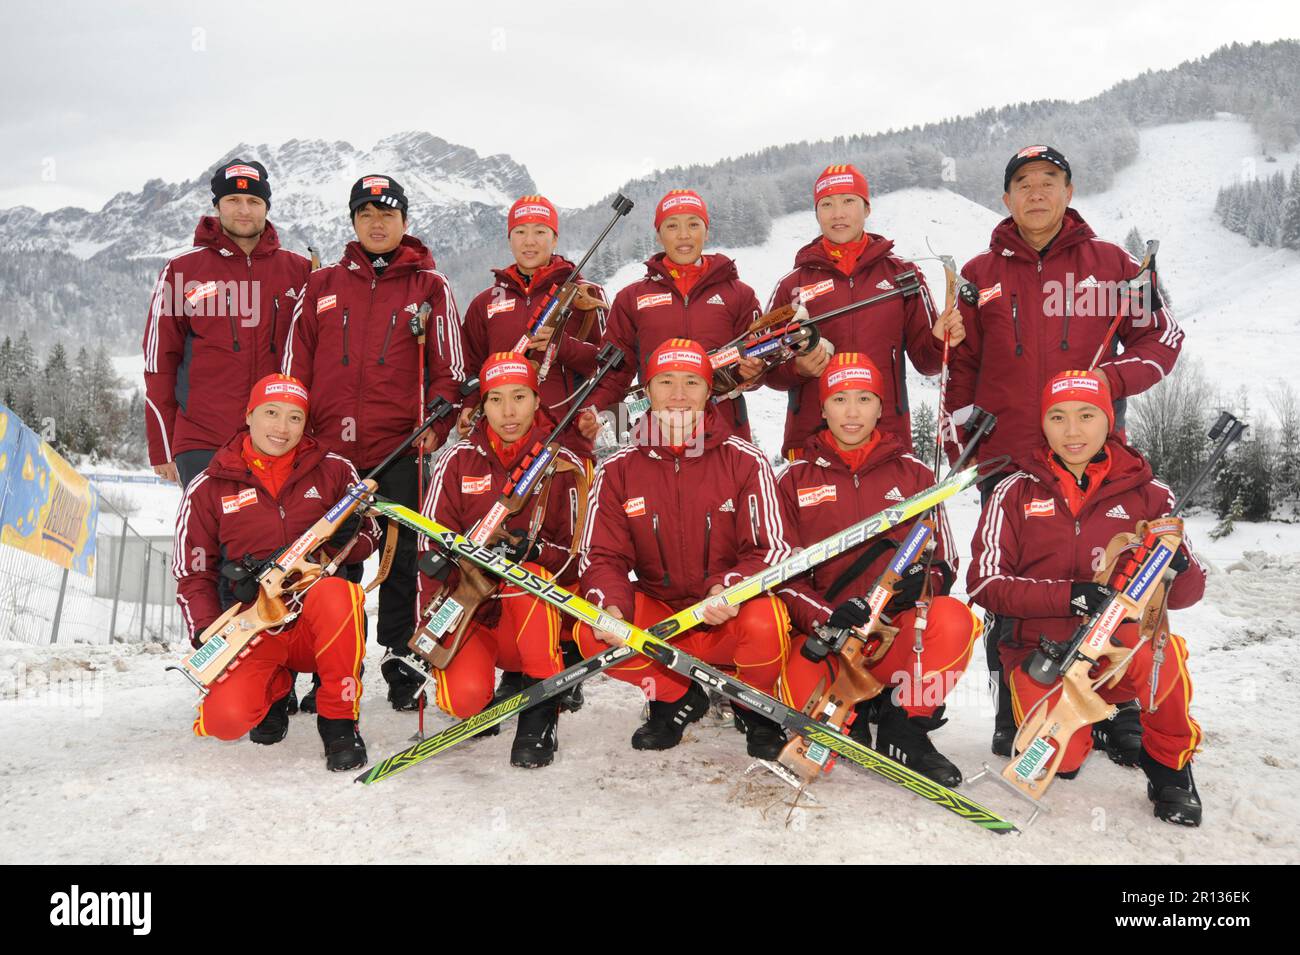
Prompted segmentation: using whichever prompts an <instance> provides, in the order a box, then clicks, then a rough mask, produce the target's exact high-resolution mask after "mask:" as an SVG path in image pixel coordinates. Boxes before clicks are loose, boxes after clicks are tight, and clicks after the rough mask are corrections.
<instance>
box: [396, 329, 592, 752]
mask: <svg viewBox="0 0 1300 955" xmlns="http://www.w3.org/2000/svg"><path fill="white" fill-rule="evenodd" d="M479 390H480V393H481V394H482V395H483V418H482V419H481V420H480V421H479V422H478V424H477V425H476V426H475V428H474V430H473V431H472V432H470V434H469V436H468V437H467V438H466V439H465V440H464V441H461V442H460V443H459V444H456V445H454V446H453V447H452V448H450V449H449V450H448V451H447V452H446V453H445V454H443V455H442V457H440V458H439V459H438V466H437V468H436V469H435V470H434V472H433V479H432V480H431V481H430V484H429V491H428V493H427V494H426V495H425V499H424V507H423V512H424V514H425V515H427V516H428V517H431V518H433V519H434V520H436V521H437V522H438V523H440V524H442V525H444V526H446V527H450V528H451V529H452V530H457V531H460V532H461V533H468V532H469V531H470V530H471V529H472V528H473V527H474V526H475V525H476V524H478V522H479V521H480V520H482V519H483V517H484V516H486V515H487V513H488V511H489V510H491V508H492V505H493V504H495V503H496V502H497V501H498V500H500V499H501V495H502V493H503V492H504V489H505V485H506V481H507V480H508V479H509V477H510V473H511V471H513V470H514V467H515V464H516V462H517V461H518V460H519V457H520V455H522V454H523V453H524V452H526V451H527V450H528V449H529V448H531V447H533V445H534V444H535V443H537V442H539V441H542V440H544V439H545V438H546V435H547V434H548V432H549V431H550V429H551V427H552V426H553V425H552V423H551V422H550V420H549V419H548V418H547V417H546V415H545V414H544V413H543V412H542V411H541V410H540V394H539V393H540V391H541V389H540V388H539V386H538V384H537V368H536V366H535V365H533V363H532V362H530V361H528V359H527V358H525V357H524V356H523V355H521V354H518V353H514V352H500V353H497V354H494V355H491V356H489V357H488V360H487V362H485V363H484V365H483V369H482V371H481V372H480V373H479ZM587 467H588V465H587V464H586V463H585V462H584V461H583V460H582V459H580V458H579V457H577V455H575V454H574V453H573V452H572V451H570V450H568V449H567V448H561V449H560V464H559V467H558V468H557V469H556V471H555V472H554V473H553V474H552V475H551V477H550V478H549V479H548V481H547V482H546V483H545V484H543V485H542V486H541V488H540V489H539V490H538V491H537V492H536V493H534V494H531V495H529V502H528V504H526V505H525V506H524V508H523V509H522V510H521V511H520V512H519V513H517V514H515V515H513V516H512V517H510V518H509V519H507V521H506V522H505V523H504V524H503V525H502V527H501V528H498V530H497V532H496V533H497V536H496V537H495V538H493V539H492V540H494V541H504V543H505V544H506V545H507V546H508V547H509V549H510V553H511V557H512V559H514V560H515V561H516V562H521V563H523V564H524V566H526V567H527V568H528V569H529V570H531V571H533V572H534V573H536V574H540V575H541V576H543V577H547V578H550V577H553V576H554V577H558V579H559V580H560V581H561V582H562V583H568V582H571V581H572V580H573V579H575V578H576V577H577V561H576V559H575V556H574V550H575V549H574V548H573V547H572V546H571V545H572V544H573V538H574V532H575V530H576V529H577V527H578V525H579V523H580V522H581V520H582V513H581V511H582V508H583V506H584V505H585V504H586V487H587ZM539 510H540V512H541V513H540V514H539V513H538V512H539ZM507 537H508V538H509V540H506V538H507ZM421 544H422V545H424V546H426V547H427V545H428V538H425V537H422V538H421ZM421 566H422V571H423V570H427V569H431V568H432V566H433V565H432V564H430V563H428V562H423V563H422V565H421ZM454 572H455V571H453V573H454ZM450 583H451V582H450V581H449V582H448V585H450ZM434 588H435V584H434V582H433V580H432V579H431V578H430V577H428V576H427V574H426V573H423V572H422V573H421V576H420V590H421V593H422V594H430V595H431V594H432V591H433V590H434ZM473 621H474V622H473V623H472V624H470V629H469V631H468V633H467V636H466V637H465V642H464V644H463V645H462V646H461V648H460V650H459V652H458V653H457V654H456V656H455V657H454V658H453V659H452V661H451V662H450V663H449V664H448V665H447V666H446V667H445V668H444V669H435V670H434V676H435V678H436V681H437V702H438V706H439V707H441V708H442V710H443V711H444V712H446V713H449V714H450V715H452V716H454V717H456V718H457V719H465V718H467V717H470V716H473V715H474V714H475V713H478V712H480V711H481V710H483V708H484V707H486V706H487V705H488V703H489V702H490V701H491V699H492V695H493V694H492V686H493V683H494V681H495V677H496V668H497V667H498V666H499V667H501V668H502V669H503V670H505V671H506V672H507V673H512V674H514V679H513V680H511V681H510V688H509V690H505V689H503V690H502V691H501V696H502V697H503V698H504V696H505V695H507V693H517V692H519V691H520V690H521V689H523V688H524V687H527V686H531V685H532V684H534V683H537V682H539V681H541V680H544V679H546V678H547V677H549V676H554V675H555V674H556V673H558V672H560V670H561V669H562V666H561V662H560V614H559V611H558V610H556V609H555V608H554V607H552V606H550V605H549V604H547V603H545V602H543V601H541V600H538V599H537V598H536V597H534V596H531V595H529V594H526V593H525V592H523V591H521V590H519V589H518V588H517V587H513V586H507V587H505V588H503V589H502V590H501V591H499V592H498V594H497V595H496V596H494V597H492V598H490V599H488V600H486V601H485V602H484V603H483V604H481V605H480V606H479V608H478V610H477V612H476V613H475V615H474V618H473ZM575 662H576V661H575ZM558 702H559V701H551V702H548V703H541V704H539V705H537V706H534V707H532V708H531V709H528V710H525V711H524V712H523V713H521V714H520V715H519V723H518V728H517V730H516V732H515V741H514V745H513V746H512V747H511V750H510V762H511V764H512V765H514V766H521V767H524V768H526V769H532V768H536V767H540V766H548V765H550V763H551V760H552V759H554V757H555V749H556V722H557V719H558V716H559V707H558ZM493 733H495V728H494V729H493Z"/></svg>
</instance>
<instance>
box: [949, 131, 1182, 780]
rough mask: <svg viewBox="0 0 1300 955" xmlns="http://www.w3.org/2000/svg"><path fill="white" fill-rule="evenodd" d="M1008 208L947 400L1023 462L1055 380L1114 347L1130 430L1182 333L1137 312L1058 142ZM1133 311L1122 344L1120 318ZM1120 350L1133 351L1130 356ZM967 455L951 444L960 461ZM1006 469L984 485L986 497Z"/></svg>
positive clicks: (1003, 734)
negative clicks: (989, 417) (975, 410)
mask: <svg viewBox="0 0 1300 955" xmlns="http://www.w3.org/2000/svg"><path fill="white" fill-rule="evenodd" d="M1002 188H1003V196H1002V203H1003V205H1005V206H1006V207H1007V211H1008V212H1009V213H1011V215H1010V216H1008V217H1007V218H1006V219H1003V220H1002V221H1001V222H999V223H998V224H997V226H996V227H995V228H994V230H993V235H992V237H991V238H990V239H989V247H988V249H986V250H985V251H984V252H981V253H980V254H979V255H977V256H975V258H973V259H971V260H970V261H969V262H967V263H966V265H965V266H964V267H963V268H962V275H963V276H964V277H965V278H967V279H968V280H970V281H971V282H973V283H975V285H976V286H977V287H978V288H979V290H980V293H979V301H978V303H977V304H975V305H973V306H972V305H966V304H964V303H961V305H960V308H961V312H962V315H963V318H964V324H965V327H966V334H967V340H966V341H965V342H964V343H963V344H962V347H961V348H958V349H954V350H953V352H952V358H951V366H950V377H949V379H948V389H947V393H946V396H945V400H944V404H945V408H944V410H945V412H947V414H948V415H951V414H952V413H954V412H956V411H958V410H959V409H962V408H965V407H966V406H968V405H971V404H974V405H978V406H979V407H980V408H983V409H984V410H985V411H989V412H991V413H993V414H995V415H997V419H998V425H997V428H996V429H994V431H993V432H992V433H990V434H989V435H988V437H986V438H985V439H984V440H982V441H981V442H980V445H979V449H978V451H977V452H976V457H977V458H978V459H979V460H981V461H983V460H988V459H989V458H994V457H997V456H998V455H1001V454H1010V455H1012V456H1013V457H1015V456H1018V455H1019V454H1020V453H1021V452H1022V451H1023V450H1024V449H1025V448H1028V447H1036V446H1037V445H1038V444H1039V443H1040V441H1041V435H1042V432H1041V427H1040V422H1039V420H1038V418H1037V412H1038V409H1037V406H1036V405H1035V404H1034V398H1033V396H1034V395H1037V394H1039V393H1040V392H1041V391H1042V390H1043V387H1044V386H1045V385H1046V384H1047V382H1048V381H1049V380H1050V379H1051V378H1052V376H1053V375H1055V374H1057V373H1058V372H1062V371H1066V370H1069V369H1072V368H1088V367H1089V365H1090V363H1091V362H1092V360H1093V357H1094V356H1095V355H1096V354H1097V351H1098V349H1099V348H1101V346H1102V344H1103V343H1106V345H1107V347H1106V349H1105V353H1104V354H1103V355H1102V359H1101V361H1100V363H1099V364H1098V365H1097V367H1096V369H1095V371H1097V372H1098V373H1099V375H1100V377H1101V378H1102V380H1103V381H1105V383H1106V385H1107V387H1108V388H1109V389H1110V395H1111V397H1112V398H1113V400H1114V401H1115V417H1116V422H1115V425H1116V428H1117V429H1120V430H1121V433H1122V429H1123V426H1124V401H1123V399H1125V398H1127V397H1129V396H1130V395H1136V394H1140V393H1141V392H1143V391H1145V390H1146V389H1148V388H1150V387H1151V386H1152V385H1154V384H1155V383H1156V382H1158V381H1159V380H1160V379H1161V378H1163V377H1164V376H1165V375H1167V374H1168V373H1169V372H1170V371H1172V370H1173V367H1174V362H1175V361H1177V360H1178V352H1179V350H1180V349H1181V348H1182V344H1183V331H1182V329H1181V328H1179V327H1178V323H1177V322H1176V321H1174V316H1173V314H1172V313H1171V312H1170V311H1169V309H1167V308H1153V307H1150V306H1153V305H1154V304H1155V303H1154V302H1153V301H1150V300H1148V301H1147V302H1145V303H1143V304H1142V305H1141V306H1137V307H1134V306H1133V304H1132V301H1131V299H1130V296H1129V294H1128V291H1127V287H1126V285H1125V283H1127V281H1128V280H1129V279H1132V278H1134V277H1135V276H1137V274H1138V273H1139V271H1140V270H1141V264H1140V263H1139V262H1138V261H1137V260H1136V259H1134V258H1133V257H1132V256H1131V255H1129V254H1128V252H1126V251H1125V250H1124V249H1123V248H1121V247H1120V246H1118V245H1115V244H1114V243H1111V242H1104V241H1102V240H1101V239H1099V238H1097V236H1096V234H1095V233H1094V232H1093V231H1092V229H1091V228H1090V227H1089V226H1088V223H1086V222H1085V221H1084V220H1083V217H1082V216H1081V215H1079V213H1077V212H1076V211H1075V210H1074V209H1072V208H1070V200H1071V199H1072V198H1073V197H1074V186H1073V184H1072V181H1071V171H1070V163H1069V162H1068V161H1067V160H1066V158H1065V156H1063V155H1062V154H1061V153H1060V151H1058V150H1056V149H1054V148H1052V147H1051V146H1043V145H1039V146H1026V147H1025V148H1024V149H1022V150H1020V152H1018V153H1016V154H1015V155H1014V156H1012V157H1011V161H1010V162H1008V163H1007V168H1006V173H1005V174H1004V177H1003V183H1002ZM1120 310H1127V312H1126V317H1124V318H1123V319H1122V320H1121V321H1120V323H1119V325H1118V327H1117V330H1116V332H1115V335H1114V337H1113V339H1112V340H1111V341H1110V342H1108V343H1107V342H1106V335H1107V332H1108V330H1109V328H1110V326H1111V324H1112V320H1113V319H1114V317H1115V316H1116V314H1119V313H1120ZM1120 346H1122V347H1123V350H1122V351H1120V350H1119V348H1120ZM955 454H956V451H955V449H954V448H952V447H951V446H950V456H954V457H955ZM1004 476H1005V474H995V475H992V476H991V477H989V478H988V479H987V480H985V481H984V482H983V484H981V486H980V499H981V501H983V502H987V501H988V498H989V495H990V494H992V493H993V488H994V487H995V486H996V485H997V484H998V482H999V481H1000V480H1002V478H1003V477H1004ZM1013 623H1014V621H997V622H993V621H990V622H989V623H988V625H986V627H985V633H986V634H988V663H989V669H990V671H993V672H999V674H1000V671H1001V663H1000V658H999V656H998V650H997V646H998V643H999V641H1001V640H1002V639H1004V638H1005V637H1006V636H1007V635H1008V627H1009V626H1011V625H1012V624H1013ZM999 685H1000V687H1001V688H1002V689H1000V690H999V697H998V715H997V720H996V723H995V729H994V733H993V752H994V753H996V754H997V755H999V756H1006V755H1010V752H1011V740H1012V737H1013V736H1014V735H1015V724H1014V722H1013V720H1012V714H1011V705H1010V703H1011V701H1010V698H1009V697H1008V694H1007V693H1006V691H1005V687H1006V684H1005V682H1003V681H1002V680H1001V678H1000V679H999ZM1109 724H1110V725H1109V726H1108V727H1107V728H1106V729H1107V731H1108V732H1110V733H1112V734H1117V735H1123V732H1124V730H1125V728H1126V727H1127V729H1128V730H1129V731H1131V732H1130V735H1136V734H1137V733H1139V732H1140V729H1139V727H1138V724H1137V716H1136V710H1134V709H1132V708H1125V709H1122V710H1121V712H1120V715H1119V716H1118V717H1116V718H1115V719H1114V720H1110V721H1109Z"/></svg>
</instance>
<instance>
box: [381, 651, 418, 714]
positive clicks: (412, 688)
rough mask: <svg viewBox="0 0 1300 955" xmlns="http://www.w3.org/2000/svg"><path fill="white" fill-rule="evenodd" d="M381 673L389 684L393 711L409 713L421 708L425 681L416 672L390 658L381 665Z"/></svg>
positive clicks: (399, 661)
mask: <svg viewBox="0 0 1300 955" xmlns="http://www.w3.org/2000/svg"><path fill="white" fill-rule="evenodd" d="M403 655H404V654H403ZM379 672H380V673H382V674H383V677H384V682H385V683H387V684H388V702H389V703H390V704H391V705H392V707H393V709H395V710H397V711H398V712H399V713H409V712H411V711H413V710H418V709H419V708H420V696H421V695H422V694H421V693H420V687H421V686H422V685H423V683H424V681H423V680H422V679H420V677H419V676H417V675H416V673H415V671H414V670H412V669H411V668H410V667H409V666H407V665H406V664H405V663H403V662H402V661H401V660H398V659H395V658H393V657H389V658H388V659H387V660H385V661H384V662H383V663H382V664H380V667H379Z"/></svg>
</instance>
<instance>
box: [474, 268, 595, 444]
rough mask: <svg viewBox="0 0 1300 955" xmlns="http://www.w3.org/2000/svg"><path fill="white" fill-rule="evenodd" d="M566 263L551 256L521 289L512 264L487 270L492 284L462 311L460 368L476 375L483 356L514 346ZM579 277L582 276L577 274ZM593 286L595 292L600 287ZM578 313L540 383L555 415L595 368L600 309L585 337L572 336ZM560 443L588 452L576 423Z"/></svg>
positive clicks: (560, 278) (544, 399) (562, 411)
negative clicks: (463, 359) (491, 277)
mask: <svg viewBox="0 0 1300 955" xmlns="http://www.w3.org/2000/svg"><path fill="white" fill-rule="evenodd" d="M572 268H573V263H572V262H570V261H568V260H567V259H564V258H561V257H560V256H558V255H557V256H555V257H554V258H552V259H551V264H550V265H549V266H547V267H546V268H544V269H539V270H538V271H537V273H536V274H534V275H533V278H532V281H531V282H530V283H529V285H528V287H527V288H524V286H523V283H522V282H521V281H520V277H519V273H518V272H517V271H516V270H515V269H513V268H505V269H493V270H492V274H493V275H495V276H496V278H497V280H496V284H494V285H493V286H492V287H491V288H488V289H484V290H483V291H482V292H480V293H479V294H478V295H476V296H474V300H473V301H472V302H470V303H469V308H467V309H466V310H465V325H464V330H463V333H462V334H463V342H464V350H465V368H466V371H467V373H468V374H469V375H477V374H478V372H479V369H481V368H482V367H483V362H484V361H486V360H487V356H488V355H491V354H493V353H494V352H507V351H513V350H514V347H515V345H516V344H518V342H519V339H520V337H521V336H522V335H524V334H525V333H526V332H527V329H528V325H529V323H530V322H531V321H532V319H533V313H534V312H535V311H536V310H537V309H539V308H541V307H542V306H543V305H544V304H545V303H546V299H547V297H548V296H549V295H550V294H551V292H552V291H553V290H554V289H555V287H556V286H558V285H559V284H560V283H561V282H562V281H563V280H564V277H565V276H566V275H568V274H569V271H570V270H571V269H572ZM579 281H585V279H582V278H581V277H579ZM596 289H597V290H598V291H599V290H600V286H596ZM600 297H601V298H602V299H603V298H604V292H603V291H600ZM582 317H583V316H582V313H581V312H577V313H575V314H574V315H572V316H571V317H570V319H569V325H568V328H567V330H566V331H565V334H564V340H563V341H562V342H561V343H560V348H559V352H558V353H557V356H556V364H555V365H554V366H552V368H551V370H550V372H549V373H547V376H546V380H545V381H544V382H542V392H541V398H542V406H543V407H544V408H546V409H547V413H548V414H549V415H550V416H551V417H552V418H554V419H556V420H558V419H559V418H561V417H563V416H564V414H565V413H566V412H567V411H568V410H569V408H568V405H567V404H566V403H565V402H566V400H567V399H568V397H569V396H570V395H572V394H573V392H574V391H575V390H576V389H577V388H578V387H579V386H580V385H581V384H582V382H583V381H584V380H585V379H586V378H587V377H588V376H590V375H591V374H592V373H593V372H594V371H595V370H596V353H597V352H598V351H599V350H600V341H601V339H602V338H603V337H604V334H605V321H606V312H605V310H604V309H599V310H597V312H596V320H595V321H594V322H593V323H592V326H591V330H590V331H589V332H588V334H587V340H586V341H582V340H579V339H578V338H577V337H576V335H577V332H578V325H579V323H580V322H581V320H582ZM564 443H565V446H566V447H568V448H569V449H570V450H572V451H575V452H576V453H578V454H581V455H584V456H590V455H591V442H590V441H588V440H587V439H586V438H584V437H583V436H582V435H581V434H579V433H578V429H577V428H568V429H567V430H566V431H565V433H564Z"/></svg>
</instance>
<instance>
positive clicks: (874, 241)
mask: <svg viewBox="0 0 1300 955" xmlns="http://www.w3.org/2000/svg"><path fill="white" fill-rule="evenodd" d="M869 235H870V236H871V241H870V242H869V243H867V247H866V248H865V249H863V251H862V255H861V256H859V258H858V261H857V263H856V264H855V266H854V268H853V274H851V275H849V276H847V277H846V276H845V275H844V273H843V272H841V271H839V269H837V268H836V267H835V261H834V260H833V259H832V258H831V257H830V256H828V255H827V254H826V250H825V248H824V247H823V245H822V240H821V238H820V237H818V238H816V239H814V240H813V241H812V242H809V243H808V244H807V245H805V246H804V247H803V248H802V249H800V250H799V251H798V252H797V253H795V257H794V271H792V272H789V273H787V274H786V275H785V276H784V277H783V278H782V279H781V281H779V282H778V283H777V285H776V289H775V290H774V291H773V292H772V298H771V300H770V301H769V302H768V305H767V307H768V311H771V310H772V309H774V308H779V307H780V306H782V305H789V304H791V303H792V302H794V301H795V299H796V297H797V296H798V295H799V290H800V289H803V293H804V295H806V296H808V297H807V298H806V299H805V304H806V305H807V307H808V314H809V315H811V316H812V317H813V318H816V317H817V316H818V315H820V314H822V313H823V312H829V311H830V310H831V309H835V308H840V307H841V306H844V305H848V304H849V303H851V302H860V301H862V300H863V299H867V298H870V297H871V296H873V295H880V294H881V293H882V292H887V291H889V290H890V289H891V288H893V287H894V286H893V281H894V278H895V276H897V275H898V274H899V273H900V272H906V271H908V270H909V269H915V270H916V272H917V278H918V279H919V281H920V283H921V291H920V294H918V295H907V296H899V297H898V298H892V299H889V300H887V301H884V302H880V303H879V304H876V305H868V306H867V307H866V308H863V309H861V310H859V311H856V312H849V313H848V314H846V315H841V316H840V317H839V318H832V319H831V320H830V321H828V322H823V323H822V324H820V325H818V326H817V330H818V331H819V332H821V334H822V337H824V338H826V339H828V340H829V341H830V342H831V344H833V345H834V346H835V351H836V353H840V352H861V353H862V354H865V355H866V356H867V357H868V358H870V359H871V360H872V361H873V362H875V364H876V367H877V368H879V369H880V373H881V375H882V376H883V378H884V386H885V398H884V400H883V401H882V402H881V405H882V410H881V414H880V425H879V427H880V430H881V431H884V432H889V433H890V434H893V435H896V436H897V437H898V439H899V440H900V441H901V442H902V443H903V446H904V447H905V448H907V449H908V450H911V447H912V417H911V412H910V411H909V410H908V409H909V405H908V401H907V369H906V366H905V365H904V362H903V354H904V353H906V354H907V355H908V357H910V358H911V359H912V364H913V366H915V368H916V370H917V371H919V372H920V373H921V374H923V375H936V374H938V373H939V370H940V369H941V368H942V367H943V343H942V342H940V341H939V340H938V339H936V338H935V337H934V335H933V334H931V331H930V330H931V329H932V328H933V327H934V323H935V319H936V318H937V317H938V316H937V315H936V313H935V310H934V303H933V302H932V301H931V299H930V290H929V288H928V287H927V286H926V284H925V277H924V276H923V275H921V273H920V269H917V268H916V266H914V265H912V263H910V262H908V261H906V260H905V259H900V258H899V257H898V256H896V255H890V250H891V249H893V247H894V243H893V242H892V241H891V240H889V239H886V238H884V237H882V236H878V235H875V234H874V233H869ZM766 384H768V385H769V386H771V387H773V388H777V389H780V390H783V391H785V392H786V394H787V395H788V398H789V406H788V409H787V411H786V418H785V439H784V441H783V442H782V445H781V453H782V454H785V455H789V453H790V452H791V451H796V452H797V451H798V450H799V449H801V448H802V447H803V443H804V441H806V440H807V439H808V436H809V435H811V434H812V433H813V432H814V431H816V430H817V429H818V428H819V427H820V426H821V422H822V408H821V402H820V401H818V399H817V379H815V378H804V377H802V376H801V375H800V374H799V373H798V372H796V371H795V370H794V362H789V363H787V364H785V365H784V366H782V367H781V368H779V369H776V370H775V371H773V372H772V374H769V375H768V376H767V378H766Z"/></svg>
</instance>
